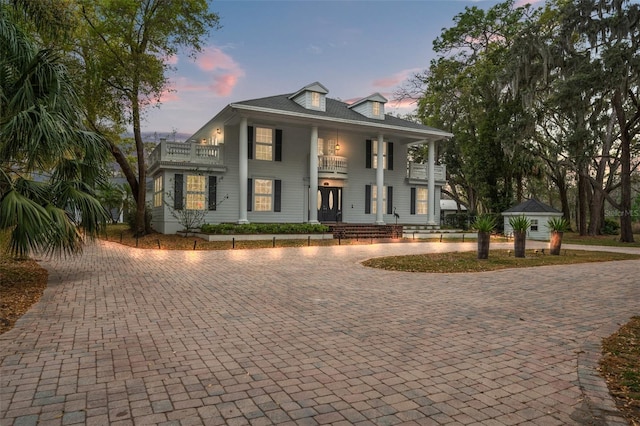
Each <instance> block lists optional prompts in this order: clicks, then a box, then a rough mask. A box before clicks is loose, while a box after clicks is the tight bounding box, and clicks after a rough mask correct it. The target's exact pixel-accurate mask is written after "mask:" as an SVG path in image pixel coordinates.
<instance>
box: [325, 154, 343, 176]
mask: <svg viewBox="0 0 640 426" xmlns="http://www.w3.org/2000/svg"><path fill="white" fill-rule="evenodd" d="M318 172H326V173H342V174H347V158H346V157H338V156H337V155H318Z"/></svg>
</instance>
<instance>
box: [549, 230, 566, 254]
mask: <svg viewBox="0 0 640 426" xmlns="http://www.w3.org/2000/svg"><path fill="white" fill-rule="evenodd" d="M563 234H564V232H559V231H553V232H552V233H551V241H550V242H549V253H550V254H552V255H554V256H558V255H560V249H561V248H562V235H563Z"/></svg>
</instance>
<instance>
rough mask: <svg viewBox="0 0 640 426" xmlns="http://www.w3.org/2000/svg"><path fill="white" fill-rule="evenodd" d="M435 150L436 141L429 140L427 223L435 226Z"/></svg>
mask: <svg viewBox="0 0 640 426" xmlns="http://www.w3.org/2000/svg"><path fill="white" fill-rule="evenodd" d="M435 151H436V143H435V142H434V141H429V164H428V167H429V168H428V169H427V170H428V173H429V176H428V179H429V181H428V183H427V225H432V226H436V225H437V223H436V183H435V168H436V161H435V158H436V157H435V155H436V154H435Z"/></svg>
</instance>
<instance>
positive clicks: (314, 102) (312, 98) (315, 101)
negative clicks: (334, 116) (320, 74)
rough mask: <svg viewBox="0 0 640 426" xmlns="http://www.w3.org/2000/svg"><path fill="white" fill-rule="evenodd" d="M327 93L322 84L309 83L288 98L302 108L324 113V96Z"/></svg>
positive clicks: (325, 106)
mask: <svg viewBox="0 0 640 426" xmlns="http://www.w3.org/2000/svg"><path fill="white" fill-rule="evenodd" d="M327 93H329V91H328V90H327V88H326V87H324V86H323V85H322V84H320V83H318V82H317V81H316V82H315V83H311V84H308V85H306V86H305V87H303V88H302V89H300V90H298V91H297V92H296V93H294V94H292V95H291V96H289V99H291V100H292V101H294V102H295V103H297V104H298V105H300V106H301V107H303V108H306V109H311V110H315V111H323V112H324V111H326V108H327V105H326V95H327Z"/></svg>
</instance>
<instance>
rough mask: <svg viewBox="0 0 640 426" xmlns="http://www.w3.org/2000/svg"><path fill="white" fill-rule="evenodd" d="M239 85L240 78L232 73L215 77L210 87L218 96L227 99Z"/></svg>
mask: <svg viewBox="0 0 640 426" xmlns="http://www.w3.org/2000/svg"><path fill="white" fill-rule="evenodd" d="M237 83H238V76H237V75H236V74H233V73H230V74H223V75H220V76H216V77H214V81H213V83H212V84H211V85H210V86H209V87H210V88H211V90H213V92H214V93H215V94H216V95H218V96H222V97H225V96H229V95H230V94H231V92H232V91H233V88H234V87H235V86H236V84H237Z"/></svg>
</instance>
